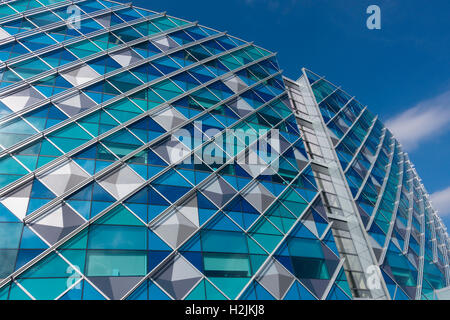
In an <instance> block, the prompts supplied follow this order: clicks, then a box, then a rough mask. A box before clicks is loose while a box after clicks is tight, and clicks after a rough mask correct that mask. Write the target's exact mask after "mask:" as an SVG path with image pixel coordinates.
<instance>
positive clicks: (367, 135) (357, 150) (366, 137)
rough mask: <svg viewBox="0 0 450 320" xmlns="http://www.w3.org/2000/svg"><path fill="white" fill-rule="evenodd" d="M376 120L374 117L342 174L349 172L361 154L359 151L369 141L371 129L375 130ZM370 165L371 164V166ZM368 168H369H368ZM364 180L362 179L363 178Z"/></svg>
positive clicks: (376, 117)
mask: <svg viewBox="0 0 450 320" xmlns="http://www.w3.org/2000/svg"><path fill="white" fill-rule="evenodd" d="M377 120H378V116H375V118H374V120H373V122H372V124H371V126H370V128H369V130H368V131H367V134H366V136H365V137H364V140H363V141H362V142H361V144H360V145H359V147H358V148H357V149H356V151H355V154H354V156H353V158H352V160H351V161H350V162H349V163H348V165H347V168H345V169H344V173H347V171H348V170H350V167H351V166H352V164H353V163H354V162H355V161H356V158H357V157H358V155H359V154H360V153H361V150H362V148H363V147H365V145H366V142H367V140H369V137H370V135H371V134H372V131H373V129H374V128H375V125H376V123H377ZM371 165H372V164H371ZM369 168H370V167H369ZM363 178H364V177H363Z"/></svg>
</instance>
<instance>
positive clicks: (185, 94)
mask: <svg viewBox="0 0 450 320" xmlns="http://www.w3.org/2000/svg"><path fill="white" fill-rule="evenodd" d="M238 48H239V47H238ZM238 48H236V50H239V49H238ZM228 52H234V50H229V51H227V53H225V54H228ZM273 55H274V54H273ZM269 57H270V56H269ZM269 57H263V58H261V59H258V60H256V61H253V62H251V63H249V64H247V65H245V66H242V67H240V68H237V69H235V70H233V72H237V71H239V70H242V69H244V68H246V67H248V66H251V65H254V64H257V63H259V62H261V61H264V60H265V59H266V58H269ZM203 61H204V60H203ZM203 63H204V62H203ZM199 64H201V63H200V62H198V63H197V64H193V65H191V66H190V67H189V68H185V69H181V70H178V71H176V72H174V74H171V75H170V77H172V76H174V75H175V74H178V73H180V72H184V71H186V70H188V69H190V68H194V67H195V66H196V65H199ZM233 72H231V71H230V72H229V73H227V74H225V75H223V76H221V77H217V78H214V79H212V80H210V81H209V82H207V83H205V84H202V85H200V86H198V87H196V88H193V89H191V90H190V91H188V92H185V93H183V94H181V95H179V96H177V97H175V98H173V99H171V100H169V101H166V102H164V103H162V104H161V105H160V106H158V107H156V108H153V109H151V110H148V111H147V112H144V113H142V114H140V115H138V116H136V117H135V118H133V119H130V120H128V121H127V122H125V123H122V124H120V125H119V126H117V127H115V128H114V129H111V130H110V131H108V132H106V133H104V134H102V135H100V136H97V137H94V138H93V139H91V140H90V142H91V143H89V144H88V145H87V146H89V145H92V144H94V143H95V142H96V141H97V140H99V138H104V137H106V136H108V135H110V134H113V133H115V132H117V131H118V130H120V129H122V128H123V127H126V126H128V125H130V124H132V123H135V122H137V121H139V120H140V119H142V118H144V117H145V116H147V115H149V114H151V113H153V112H157V111H159V110H162V109H163V108H165V107H167V105H169V104H170V103H171V102H173V101H176V100H178V99H180V98H182V97H185V96H187V95H189V94H191V93H193V92H196V91H197V90H200V89H201V88H204V87H206V86H208V85H209V84H212V83H214V82H215V81H217V79H223V78H225V77H226V76H229V75H231V74H233ZM278 73H280V71H279V72H278ZM165 78H166V77H164V79H165ZM162 80H163V79H159V80H158V81H156V80H155V83H158V82H160V81H162ZM258 83H259V82H258ZM151 85H153V82H149V83H147V84H143V85H142V86H141V87H143V88H141V87H138V88H137V89H132V90H130V91H129V92H127V93H124V94H122V95H120V96H118V97H116V99H111V100H109V101H107V102H106V103H104V104H101V105H98V106H97V107H95V110H91V109H90V110H87V111H86V114H83V116H85V115H88V114H91V113H93V112H95V111H97V110H99V109H100V108H102V107H104V106H107V105H109V104H111V103H114V102H116V101H119V100H121V99H122V98H124V97H127V96H129V95H130V94H132V93H134V92H137V91H140V90H142V89H145V88H146V87H148V86H151ZM141 110H142V109H141ZM89 111H91V112H89ZM80 118H81V117H80ZM77 119H78V118H77ZM77 119H75V120H77ZM75 120H74V121H70V123H76V122H75ZM66 124H67V123H66ZM62 127H63V126H62ZM59 128H61V127H59ZM52 132H53V131H52ZM90 135H92V134H90ZM39 138H42V136H41V137H36V140H38V139H39ZM93 140H95V141H93ZM21 147H23V145H21ZM83 148H84V147H83V146H80V147H77V148H75V149H74V150H72V151H70V152H68V153H66V154H65V155H68V154H75V153H76V152H78V151H80V150H82V149H83ZM74 152H75V153H74ZM63 157H64V155H63V156H61V158H63ZM63 161H64V160H61V161H55V163H54V164H55V166H57V165H58V164H61V163H62V162H63ZM48 167H54V166H52V162H50V163H48V164H46V165H44V166H42V167H41V168H39V169H36V170H35V171H34V172H39V173H40V172H42V171H44V170H45V169H46V168H48ZM30 179H31V178H30ZM28 180H29V179H28ZM28 180H27V179H26V178H25V177H22V178H20V179H18V180H16V181H15V182H12V183H11V184H10V186H11V187H8V186H7V187H5V188H3V190H0V194H4V193H7V192H8V191H10V189H11V188H14V186H16V185H17V184H20V182H21V181H22V182H24V181H25V182H27V181H28ZM25 182H24V183H25Z"/></svg>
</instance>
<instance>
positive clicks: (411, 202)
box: [402, 161, 423, 254]
mask: <svg viewBox="0 0 450 320" xmlns="http://www.w3.org/2000/svg"><path fill="white" fill-rule="evenodd" d="M408 165H410V162H409V161H408ZM411 171H412V170H411ZM411 171H410V169H408V172H411ZM408 181H409V185H410V191H409V195H408V200H409V207H408V222H407V225H406V226H405V227H406V233H405V244H404V247H403V250H402V251H403V254H406V253H407V252H408V246H409V238H410V237H411V233H412V219H413V211H414V183H413V182H414V177H413V178H410V179H409V180H408ZM421 228H422V222H421ZM419 232H421V233H422V232H423V230H419ZM420 241H422V236H421V239H420ZM421 247H422V244H421ZM421 250H422V248H421Z"/></svg>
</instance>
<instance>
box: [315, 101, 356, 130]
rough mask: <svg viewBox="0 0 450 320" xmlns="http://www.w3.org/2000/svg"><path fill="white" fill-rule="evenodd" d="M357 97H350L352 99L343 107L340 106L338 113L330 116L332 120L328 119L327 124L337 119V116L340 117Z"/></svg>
mask: <svg viewBox="0 0 450 320" xmlns="http://www.w3.org/2000/svg"><path fill="white" fill-rule="evenodd" d="M355 99H356V97H351V98H350V99H349V100H348V101H347V102H346V103H345V104H344V105H343V106H342V108H340V109H339V110H338V112H336V114H335V115H334V116H333V117H332V118H330V120H328V122H327V123H325V124H326V125H327V126H328V124H329V123H330V122H332V121H333V120H336V119H337V117H338V116H339V115H340V114H341V113H343V112H344V111H345V110H346V109H347V108H348V107H349V106H350V103H351V102H352V101H356V100H355ZM319 107H320V105H319Z"/></svg>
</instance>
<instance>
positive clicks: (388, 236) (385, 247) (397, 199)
mask: <svg viewBox="0 0 450 320" xmlns="http://www.w3.org/2000/svg"><path fill="white" fill-rule="evenodd" d="M401 161H402V164H401V165H402V171H401V173H399V175H400V178H399V180H398V185H397V194H396V197H395V205H394V211H393V213H392V216H391V221H390V226H389V230H388V232H387V234H386V239H385V241H384V245H383V251H382V253H381V255H380V259H379V262H378V264H379V265H381V264H382V263H383V262H384V259H385V257H386V253H387V250H388V247H389V242H390V241H391V239H392V234H393V232H394V227H395V222H396V219H397V214H398V207H399V205H400V195H401V193H402V186H403V177H404V175H405V162H404V161H405V160H404V156H403V155H402V160H401Z"/></svg>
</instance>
